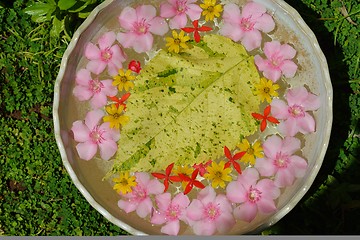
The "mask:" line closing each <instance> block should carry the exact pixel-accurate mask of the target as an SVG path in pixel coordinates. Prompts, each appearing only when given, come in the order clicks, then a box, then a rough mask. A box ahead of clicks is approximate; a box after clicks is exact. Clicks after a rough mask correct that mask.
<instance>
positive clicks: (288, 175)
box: [255, 135, 307, 187]
mask: <svg viewBox="0 0 360 240" xmlns="http://www.w3.org/2000/svg"><path fill="white" fill-rule="evenodd" d="M263 148H264V153H265V156H266V157H264V158H259V159H257V161H256V164H255V168H256V169H257V170H258V171H259V173H260V174H261V175H262V176H265V177H270V176H275V179H274V183H275V185H276V186H278V187H286V186H291V185H292V184H293V182H294V180H295V178H300V177H303V176H304V175H305V172H306V168H307V162H306V161H305V159H303V158H301V157H299V156H296V155H293V154H294V153H295V152H296V151H297V150H299V149H300V140H299V139H297V138H294V137H285V138H284V139H281V137H279V136H277V135H273V136H271V137H269V138H268V139H266V141H265V142H264V144H263Z"/></svg>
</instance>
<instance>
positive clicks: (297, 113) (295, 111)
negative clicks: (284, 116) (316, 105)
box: [288, 104, 305, 118]
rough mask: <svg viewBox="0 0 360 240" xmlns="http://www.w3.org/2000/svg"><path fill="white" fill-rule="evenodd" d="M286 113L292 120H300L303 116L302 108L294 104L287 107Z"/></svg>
mask: <svg viewBox="0 0 360 240" xmlns="http://www.w3.org/2000/svg"><path fill="white" fill-rule="evenodd" d="M288 112H289V113H290V115H291V116H292V117H294V118H300V117H304V116H305V111H304V108H303V107H302V106H300V105H297V104H294V105H293V106H291V107H289V109H288Z"/></svg>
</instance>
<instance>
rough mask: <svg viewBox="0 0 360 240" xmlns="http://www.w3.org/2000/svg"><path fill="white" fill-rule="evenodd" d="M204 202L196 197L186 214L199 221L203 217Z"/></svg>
mask: <svg viewBox="0 0 360 240" xmlns="http://www.w3.org/2000/svg"><path fill="white" fill-rule="evenodd" d="M203 208H204V206H203V204H202V203H201V202H200V201H199V200H198V199H194V200H192V202H191V203H190V205H189V207H188V208H187V209H186V216H187V217H188V218H189V219H190V220H193V221H199V220H200V219H202V218H203Z"/></svg>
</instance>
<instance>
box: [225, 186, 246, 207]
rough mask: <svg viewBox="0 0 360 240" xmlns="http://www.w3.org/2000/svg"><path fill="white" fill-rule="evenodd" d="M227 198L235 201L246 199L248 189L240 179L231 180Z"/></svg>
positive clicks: (239, 201) (227, 188)
mask: <svg viewBox="0 0 360 240" xmlns="http://www.w3.org/2000/svg"><path fill="white" fill-rule="evenodd" d="M226 196H227V198H228V199H229V200H230V201H231V202H234V203H242V202H245V201H246V199H247V198H246V197H247V191H246V189H245V188H244V187H243V186H242V185H241V184H240V182H238V181H234V182H230V183H229V184H228V185H227V187H226Z"/></svg>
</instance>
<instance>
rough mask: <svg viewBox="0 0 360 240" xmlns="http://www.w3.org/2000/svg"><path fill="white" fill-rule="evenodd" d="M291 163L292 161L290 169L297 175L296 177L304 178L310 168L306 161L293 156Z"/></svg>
mask: <svg viewBox="0 0 360 240" xmlns="http://www.w3.org/2000/svg"><path fill="white" fill-rule="evenodd" d="M290 161H291V167H290V168H291V170H292V172H293V174H294V175H295V177H297V178H302V177H303V176H304V175H305V173H306V170H307V166H308V164H307V162H306V161H305V159H303V158H301V157H299V156H291V157H290Z"/></svg>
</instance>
